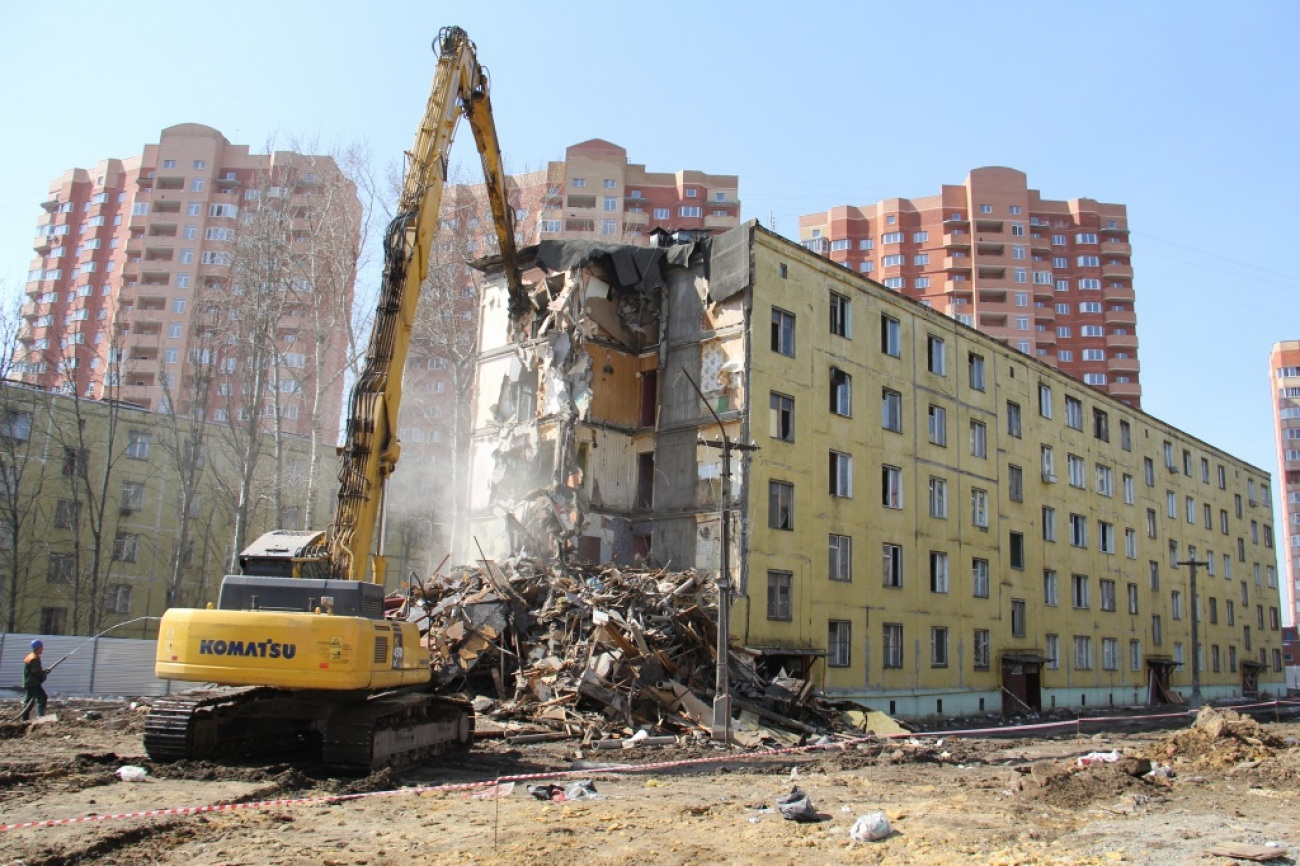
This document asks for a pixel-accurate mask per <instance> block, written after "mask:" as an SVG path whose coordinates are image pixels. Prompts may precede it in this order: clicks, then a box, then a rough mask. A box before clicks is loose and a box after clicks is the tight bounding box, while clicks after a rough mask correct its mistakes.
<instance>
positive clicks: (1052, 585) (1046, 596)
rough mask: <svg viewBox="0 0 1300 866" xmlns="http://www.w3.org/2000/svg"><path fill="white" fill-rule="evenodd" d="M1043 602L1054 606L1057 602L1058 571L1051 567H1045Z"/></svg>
mask: <svg viewBox="0 0 1300 866" xmlns="http://www.w3.org/2000/svg"><path fill="white" fill-rule="evenodd" d="M1043 604H1046V605H1050V606H1052V607H1055V606H1056V604H1057V581H1056V572H1055V571H1054V570H1052V569H1050V568H1045V569H1043Z"/></svg>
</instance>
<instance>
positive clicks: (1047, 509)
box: [1043, 505, 1056, 541]
mask: <svg viewBox="0 0 1300 866" xmlns="http://www.w3.org/2000/svg"><path fill="white" fill-rule="evenodd" d="M1043 541H1056V509H1055V508H1053V507H1051V506H1050V505H1044V506H1043Z"/></svg>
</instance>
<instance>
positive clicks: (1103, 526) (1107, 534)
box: [1097, 520, 1115, 553]
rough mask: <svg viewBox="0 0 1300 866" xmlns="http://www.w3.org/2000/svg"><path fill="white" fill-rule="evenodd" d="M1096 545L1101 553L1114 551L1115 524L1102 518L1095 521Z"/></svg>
mask: <svg viewBox="0 0 1300 866" xmlns="http://www.w3.org/2000/svg"><path fill="white" fill-rule="evenodd" d="M1097 546H1098V549H1099V550H1100V551H1101V552H1102V553H1114V552H1115V525H1114V524H1113V523H1107V522H1106V521H1104V520H1098V521H1097Z"/></svg>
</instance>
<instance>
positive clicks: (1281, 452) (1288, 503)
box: [1268, 340, 1300, 625]
mask: <svg viewBox="0 0 1300 866" xmlns="http://www.w3.org/2000/svg"><path fill="white" fill-rule="evenodd" d="M1268 366H1269V374H1270V376H1271V378H1272V382H1273V418H1274V422H1275V427H1276V429H1277V479H1278V485H1279V488H1280V489H1281V491H1282V514H1281V518H1282V520H1284V521H1285V522H1284V524H1283V526H1284V527H1285V528H1284V529H1283V531H1282V532H1280V533H1278V534H1279V535H1280V536H1281V539H1282V541H1281V543H1282V557H1283V580H1282V604H1283V608H1284V610H1285V611H1286V614H1285V618H1286V621H1287V622H1288V623H1290V624H1292V625H1294V624H1295V623H1296V622H1297V621H1300V617H1298V616H1297V615H1298V614H1300V340H1287V341H1285V342H1281V343H1275V344H1274V345H1273V352H1272V355H1271V357H1270V358H1269V365H1268Z"/></svg>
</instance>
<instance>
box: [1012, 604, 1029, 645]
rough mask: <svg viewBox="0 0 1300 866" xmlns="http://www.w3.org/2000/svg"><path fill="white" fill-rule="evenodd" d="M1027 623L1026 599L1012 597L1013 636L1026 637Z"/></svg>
mask: <svg viewBox="0 0 1300 866" xmlns="http://www.w3.org/2000/svg"><path fill="white" fill-rule="evenodd" d="M1026 628H1027V627H1026V624H1025V600H1024V599H1022V598H1013V599H1011V636H1012V637H1024V636H1025V634H1026Z"/></svg>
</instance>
